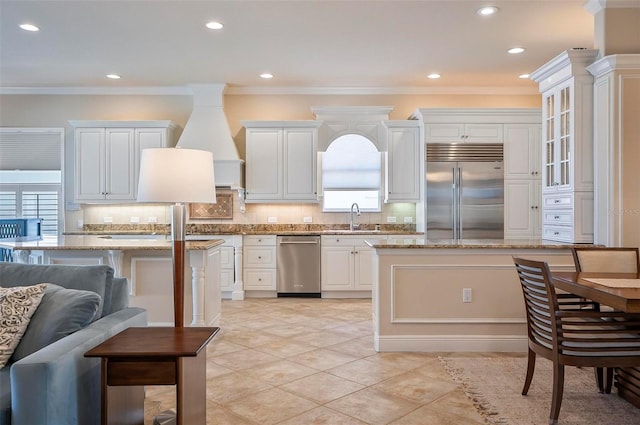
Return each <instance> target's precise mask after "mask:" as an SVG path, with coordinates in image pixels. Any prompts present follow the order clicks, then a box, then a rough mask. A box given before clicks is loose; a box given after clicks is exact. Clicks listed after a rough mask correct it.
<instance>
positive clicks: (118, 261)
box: [107, 250, 124, 277]
mask: <svg viewBox="0 0 640 425" xmlns="http://www.w3.org/2000/svg"><path fill="white" fill-rule="evenodd" d="M107 257H108V260H109V265H110V266H111V267H112V268H113V275H114V276H115V277H122V260H123V259H124V251H120V250H109V251H107Z"/></svg>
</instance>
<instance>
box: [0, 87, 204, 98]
mask: <svg viewBox="0 0 640 425" xmlns="http://www.w3.org/2000/svg"><path fill="white" fill-rule="evenodd" d="M0 94H3V95H9V94H15V95H30V94H33V95H70V96H84V95H99V96H107V95H113V96H129V95H148V96H153V95H159V96H162V95H164V96H167V95H168V96H182V95H188V96H191V95H193V91H192V88H191V86H169V87H146V86H133V87H103V86H91V87H0Z"/></svg>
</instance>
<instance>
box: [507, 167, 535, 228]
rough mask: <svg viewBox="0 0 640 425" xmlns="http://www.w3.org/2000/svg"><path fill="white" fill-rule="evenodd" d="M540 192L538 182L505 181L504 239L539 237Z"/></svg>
mask: <svg viewBox="0 0 640 425" xmlns="http://www.w3.org/2000/svg"><path fill="white" fill-rule="evenodd" d="M540 192H541V182H540V180H505V182H504V199H505V208H504V238H505V239H519V238H531V237H540V235H541V232H542V221H541V211H542V195H541V193H540Z"/></svg>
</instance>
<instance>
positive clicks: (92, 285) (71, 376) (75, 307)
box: [0, 262, 147, 425]
mask: <svg viewBox="0 0 640 425" xmlns="http://www.w3.org/2000/svg"><path fill="white" fill-rule="evenodd" d="M38 283H51V284H53V285H48V287H47V289H46V291H45V294H44V296H43V298H42V301H41V303H40V305H39V306H38V309H37V310H36V312H35V313H34V314H33V316H32V317H31V321H30V323H29V326H28V327H27V330H26V332H25V334H24V335H23V337H22V339H21V340H20V343H19V344H18V346H17V347H16V349H15V351H14V353H13V355H12V357H11V358H10V359H9V363H8V364H7V365H6V366H5V367H4V368H2V369H0V425H9V424H11V425H72V424H73V425H92V424H99V423H100V359H97V358H85V357H84V353H86V352H87V351H88V350H89V349H91V348H93V347H94V346H96V345H98V344H99V343H101V342H102V341H104V340H106V339H107V338H109V337H111V336H113V335H115V334H117V333H119V332H120V331H122V330H124V329H126V328H128V327H130V326H146V325H147V314H146V311H145V310H143V309H141V308H136V307H128V299H129V292H128V285H127V281H126V279H123V278H114V277H113V269H112V268H111V267H109V266H102V265H100V266H68V265H28V264H14V263H3V262H0V286H2V287H15V286H28V285H35V284H38ZM95 294H97V295H98V296H96V295H95ZM89 310H90V311H91V313H89V316H91V317H90V318H89V319H87V311H89ZM94 315H95V316H94Z"/></svg>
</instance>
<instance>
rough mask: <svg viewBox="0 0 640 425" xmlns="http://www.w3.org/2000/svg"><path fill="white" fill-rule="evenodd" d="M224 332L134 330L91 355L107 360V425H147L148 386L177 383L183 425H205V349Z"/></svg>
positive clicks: (103, 374)
mask: <svg viewBox="0 0 640 425" xmlns="http://www.w3.org/2000/svg"><path fill="white" fill-rule="evenodd" d="M219 330H220V328H209V327H187V328H185V327H182V328H175V327H144V328H141V327H132V328H128V329H125V330H124V331H122V332H120V333H119V334H117V335H115V336H113V337H111V338H109V339H108V340H106V341H104V342H103V343H101V344H100V345H97V346H96V347H94V348H92V349H91V350H89V351H87V352H86V353H85V357H101V358H102V365H101V370H102V371H101V378H102V391H101V397H102V411H101V417H102V425H116V424H117V425H143V424H144V386H145V385H175V386H176V402H177V412H176V423H177V425H205V424H206V350H205V349H204V348H205V347H206V345H207V344H208V343H209V341H211V339H212V338H213V337H214V336H215V334H216V333H218V331H219Z"/></svg>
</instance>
